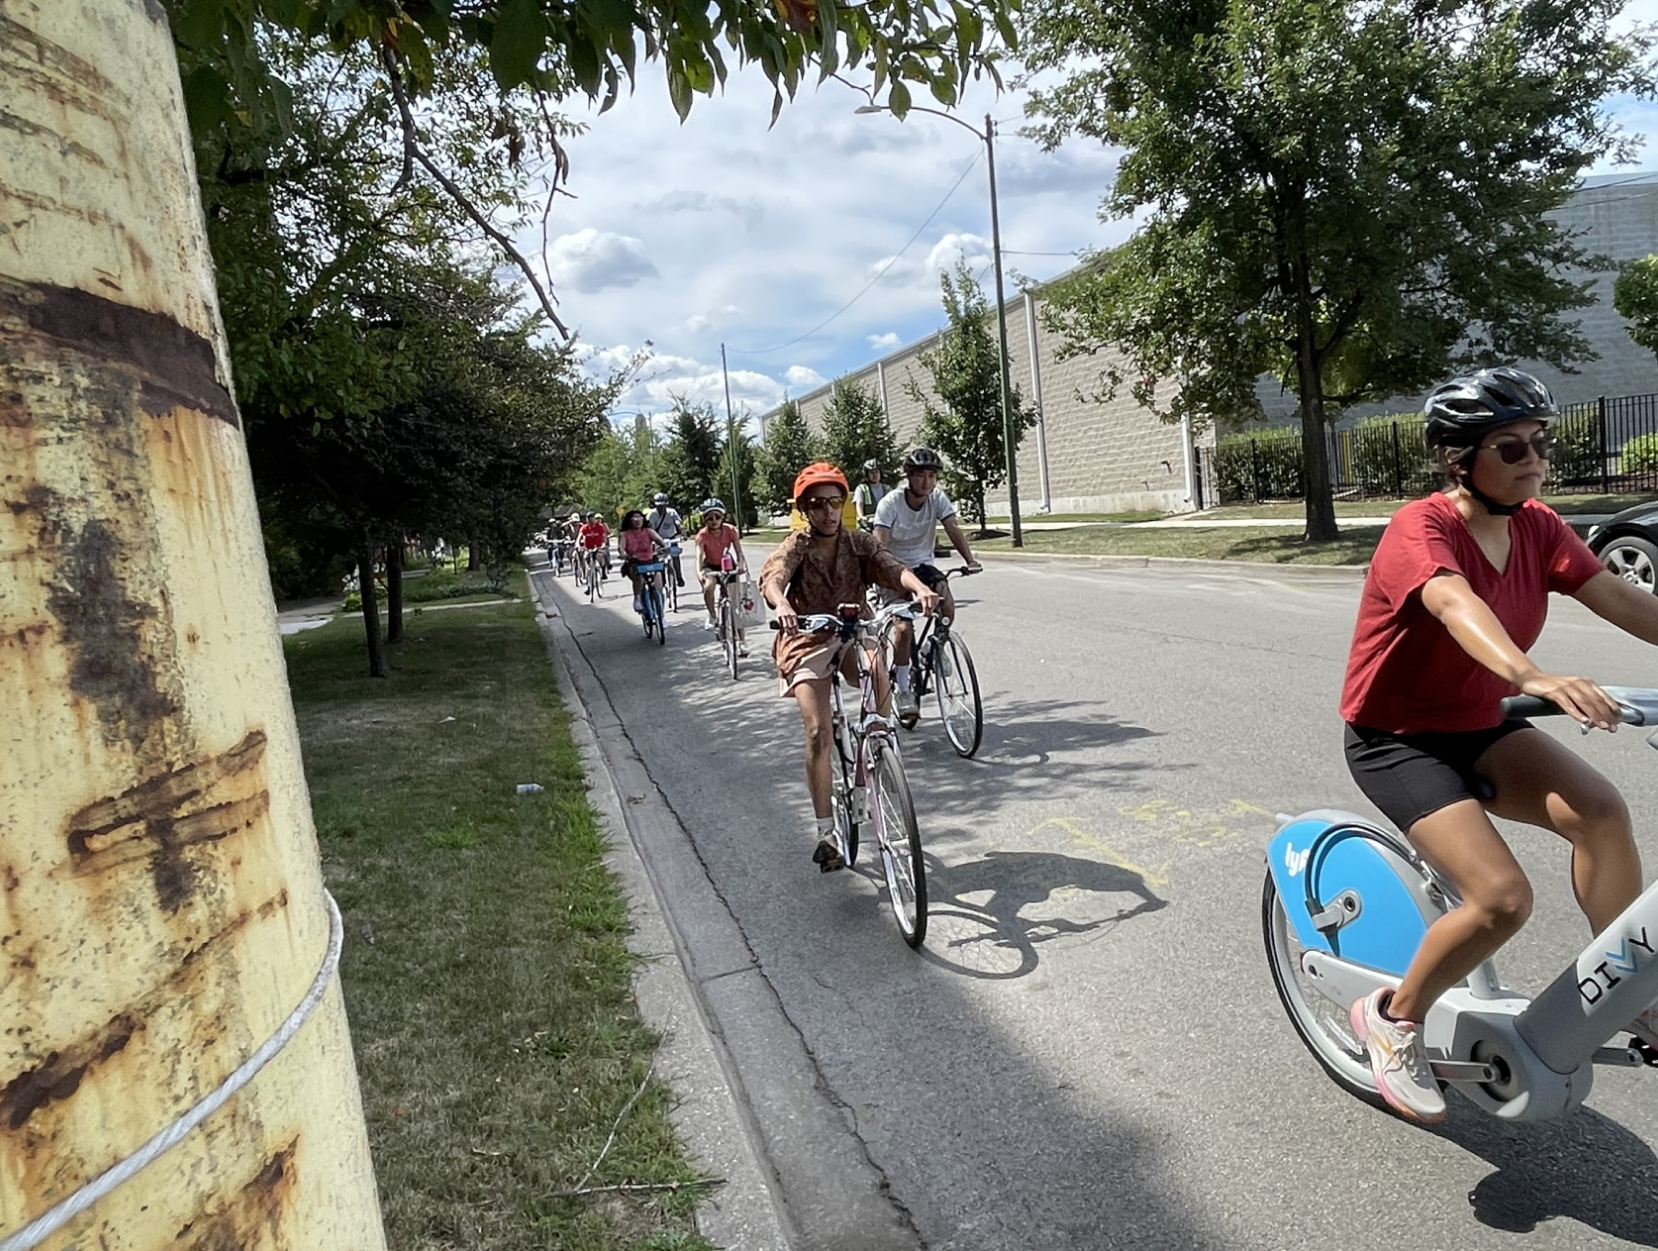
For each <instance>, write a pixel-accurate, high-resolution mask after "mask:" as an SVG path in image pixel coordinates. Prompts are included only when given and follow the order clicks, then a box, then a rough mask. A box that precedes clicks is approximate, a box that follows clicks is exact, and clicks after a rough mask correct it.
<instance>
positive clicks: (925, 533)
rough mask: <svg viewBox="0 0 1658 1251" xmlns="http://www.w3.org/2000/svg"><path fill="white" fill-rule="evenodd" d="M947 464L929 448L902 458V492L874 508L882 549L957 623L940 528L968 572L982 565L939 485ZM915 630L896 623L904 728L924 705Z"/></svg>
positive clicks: (897, 694)
mask: <svg viewBox="0 0 1658 1251" xmlns="http://www.w3.org/2000/svg"><path fill="white" fill-rule="evenodd" d="M943 468H944V462H943V460H941V459H940V458H939V455H938V453H937V452H935V451H933V449H932V448H930V447H918V448H915V449H914V450H913V451H911V452H910V453H909V455H907V456H905V457H904V479H905V481H904V489H903V490H902V491H889V492H887V494H886V496H885V498H883V499H882V500H881V502H880V504H879V505H878V506H877V507H876V509H875V539H876V541H877V542H878V543H880V545H881V546H882V547H885V548H890V549H891V551H892V554H893V555H894V556H896V557H898V559H899V560H901V561H903V562H904V564H905V566H906V567H908V568H909V569H910V570H911V571H912V572H913V573H914V574H915V576H916V577H918V578H920V579H921V580H922V581H923V582H924V583H926V584H927V587H928V589H930V590H933V591H936V592H937V593H938V612H939V615H940V616H941V617H943V618H944V619H945V620H947V621H953V620H955V616H956V601H955V598H954V597H953V596H952V595H951V594H950V582H949V579H947V578H946V577H945V576H944V573H943V571H942V570H940V569H939V568H938V567H937V566H936V565H934V564H933V541H934V539H935V537H936V533H937V529H938V527H939V526H940V525H943V527H944V533H945V534H947V535H949V536H950V544H951V546H952V547H954V548H955V549H956V551H957V552H958V553H960V555H961V558H962V560H963V561H964V562H965V563H966V564H967V566H968V568H970V569H972V570H974V571H977V570H978V568H979V562H978V561H976V560H974V559H973V549H972V548H970V547H968V546H967V536H966V535H965V534H963V533H962V530H961V525H960V524H959V523H958V522H957V521H956V506H955V505H954V504H952V503H951V502H950V497H949V496H948V495H946V494H945V493H944V490H943V488H942V487H940V486H939V485H938V475H939V471H940V470H942V469H943ZM913 638H914V627H912V626H911V624H910V622H909V621H908V620H907V619H905V618H900V619H899V620H898V621H896V622H894V623H893V634H892V680H893V687H894V691H893V703H894V706H895V707H896V709H897V712H898V716H899V718H900V719H901V720H903V721H904V723H905V724H906V725H909V724H913V723H914V722H915V719H916V717H917V716H918V715H920V712H921V707H920V703H919V702H918V701H917V699H916V697H915V692H914V691H912V690H911V689H910V648H911V643H912V641H913Z"/></svg>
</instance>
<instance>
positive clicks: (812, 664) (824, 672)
mask: <svg viewBox="0 0 1658 1251" xmlns="http://www.w3.org/2000/svg"><path fill="white" fill-rule="evenodd" d="M840 646H841V642H840V640H839V639H837V638H830V639H829V640H827V641H826V642H824V643H823V644H822V645H821V646H818V647H814V648H813V649H812V650H811V651H809V652H807V653H806V654H805V655H804V656H801V657H800V658H799V659H798V660H796V661H795V662H794V668H792V669H790V670H789V672H788V673H784V672H783V671H782V669H779V670H778V671H777V694H778V696H779V697H780V698H783V699H793V698H794V688H795V687H797V686H799V685H800V684H801V683H802V682H827V681H828V680H829V678H830V676H831V675H832V674H833V673H834V666H835V653H836V651H838V650H839V649H840ZM861 646H862V647H863V648H864V650H865V651H867V652H868V653H869V654H870V656H871V657H874V656H875V654H876V652H877V650H878V649H877V648H876V646H875V644H874V643H870V642H865V643H863V644H861Z"/></svg>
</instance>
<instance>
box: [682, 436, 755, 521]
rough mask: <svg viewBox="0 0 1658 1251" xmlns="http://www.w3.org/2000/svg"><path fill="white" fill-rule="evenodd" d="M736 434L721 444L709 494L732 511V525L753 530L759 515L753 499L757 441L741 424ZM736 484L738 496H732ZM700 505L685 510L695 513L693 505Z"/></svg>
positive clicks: (697, 502) (690, 503) (695, 501)
mask: <svg viewBox="0 0 1658 1251" xmlns="http://www.w3.org/2000/svg"><path fill="white" fill-rule="evenodd" d="M735 435H736V437H735V438H727V439H726V440H725V441H724V442H723V443H722V444H721V445H720V461H719V464H717V465H716V466H715V467H714V480H713V482H712V483H711V484H710V486H711V488H712V489H711V490H710V491H709V494H710V495H716V496H718V497H719V498H720V499H722V500H724V501H725V505H726V507H727V508H728V509H731V510H732V512H731V515H730V520H731V523H732V524H733V525H740V526H742V527H743V528H745V529H747V528H751V527H753V526H754V525H755V523H756V521H757V520H758V519H759V516H760V507H759V503H758V501H756V499H755V497H754V480H755V472H756V468H755V466H756V459H757V458H756V453H755V448H754V440H753V439H752V438H750V437H749V434H748V431H746V430H744V429H743V428H742V426H741V425H739V426H738V427H737V429H736V431H735ZM734 462H735V463H734ZM733 482H735V483H736V484H737V493H736V494H735V496H734V495H733V494H732V486H731V484H732V483H733ZM701 504H702V501H701V500H700V499H699V500H693V501H688V502H687V504H686V511H687V512H690V511H693V506H697V507H700V505H701Z"/></svg>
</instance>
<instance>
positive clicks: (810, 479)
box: [794, 460, 852, 500]
mask: <svg viewBox="0 0 1658 1251" xmlns="http://www.w3.org/2000/svg"><path fill="white" fill-rule="evenodd" d="M825 482H833V483H835V484H836V485H837V486H839V487H840V489H841V490H842V491H843V492H846V493H847V494H850V493H851V491H852V488H851V487H850V486H848V485H847V483H846V475H845V474H843V473H842V472H841V471H840V470H838V469H836V468H835V467H834V466H833V465H831V464H830V463H829V462H828V461H826V460H818V461H813V462H812V463H811V464H810V465H807V466H806V468H804V469H802V470H801V471H800V472H799V473H798V474H796V475H795V479H794V498H795V499H796V500H798V499H799V498H800V497H801V496H802V495H804V494H805V493H806V492H807V491H808V490H809V489H810V488H812V487H815V486H818V485H820V484H822V483H825Z"/></svg>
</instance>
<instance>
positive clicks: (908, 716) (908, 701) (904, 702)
mask: <svg viewBox="0 0 1658 1251" xmlns="http://www.w3.org/2000/svg"><path fill="white" fill-rule="evenodd" d="M892 701H893V707H894V708H895V709H896V710H897V712H898V716H899V718H900V719H901V720H903V721H904V722H905V723H906V724H913V723H914V722H915V720H916V719H917V718H918V717H920V716H921V701H920V700H919V699H917V698H916V694H915V692H914V691H894V692H893V693H892Z"/></svg>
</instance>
